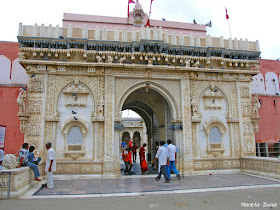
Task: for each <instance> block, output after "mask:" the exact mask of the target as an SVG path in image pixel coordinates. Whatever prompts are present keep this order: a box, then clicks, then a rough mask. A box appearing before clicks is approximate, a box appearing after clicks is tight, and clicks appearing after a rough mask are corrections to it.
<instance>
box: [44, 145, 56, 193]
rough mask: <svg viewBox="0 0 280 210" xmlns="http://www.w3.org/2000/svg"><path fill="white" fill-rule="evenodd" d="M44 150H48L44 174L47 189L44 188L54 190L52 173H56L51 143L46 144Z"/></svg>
mask: <svg viewBox="0 0 280 210" xmlns="http://www.w3.org/2000/svg"><path fill="white" fill-rule="evenodd" d="M46 148H47V150H48V153H47V159H46V167H45V172H46V173H47V179H48V182H47V187H46V188H49V189H51V188H54V184H53V172H54V171H56V161H55V151H54V149H53V148H52V143H50V142H48V143H46Z"/></svg>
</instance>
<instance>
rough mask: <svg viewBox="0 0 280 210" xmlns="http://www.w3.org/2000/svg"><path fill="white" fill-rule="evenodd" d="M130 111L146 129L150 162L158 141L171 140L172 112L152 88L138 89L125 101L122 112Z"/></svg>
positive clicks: (163, 99)
mask: <svg viewBox="0 0 280 210" xmlns="http://www.w3.org/2000/svg"><path fill="white" fill-rule="evenodd" d="M126 109H130V110H132V111H134V112H136V113H137V114H139V116H140V117H141V118H142V119H143V121H144V122H145V125H146V128H147V133H146V134H147V146H148V151H147V158H148V161H151V159H152V158H153V156H154V155H155V153H156V149H157V146H158V143H159V141H160V140H166V139H167V138H173V131H172V130H170V129H169V128H170V125H171V123H172V122H171V120H172V112H171V110H170V106H169V105H168V103H167V101H166V99H165V98H164V97H163V96H162V95H161V94H159V93H158V92H157V91H155V90H153V89H152V88H148V89H147V88H139V89H137V90H135V91H134V92H132V93H131V94H130V95H129V96H128V97H127V99H126V100H125V102H124V104H123V107H122V110H126Z"/></svg>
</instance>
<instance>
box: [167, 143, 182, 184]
mask: <svg viewBox="0 0 280 210" xmlns="http://www.w3.org/2000/svg"><path fill="white" fill-rule="evenodd" d="M167 144H168V146H167V151H168V157H169V165H167V166H166V172H167V176H168V177H169V179H170V176H171V169H172V171H174V173H175V174H176V176H177V177H178V179H179V180H180V179H181V175H180V174H179V172H178V170H177V169H176V166H175V161H176V157H175V154H176V152H177V148H176V146H174V145H173V144H172V140H170V139H168V140H167Z"/></svg>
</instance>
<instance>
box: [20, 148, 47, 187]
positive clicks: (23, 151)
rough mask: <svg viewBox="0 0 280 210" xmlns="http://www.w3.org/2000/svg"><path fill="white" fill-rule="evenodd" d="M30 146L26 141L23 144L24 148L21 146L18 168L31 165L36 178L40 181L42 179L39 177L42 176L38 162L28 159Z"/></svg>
mask: <svg viewBox="0 0 280 210" xmlns="http://www.w3.org/2000/svg"><path fill="white" fill-rule="evenodd" d="M28 148H29V145H28V143H24V144H23V145H22V148H21V150H20V152H19V155H18V159H19V165H18V166H17V168H20V167H21V166H29V167H30V168H31V169H32V171H33V172H34V176H35V180H36V181H38V182H40V181H41V179H39V178H38V177H39V176H40V172H39V170H38V166H37V165H36V164H34V163H31V162H29V161H28V157H27V155H28Z"/></svg>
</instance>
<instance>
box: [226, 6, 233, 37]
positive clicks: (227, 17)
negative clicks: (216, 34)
mask: <svg viewBox="0 0 280 210" xmlns="http://www.w3.org/2000/svg"><path fill="white" fill-rule="evenodd" d="M225 9H226V19H227V21H228V28H229V33H230V38H231V39H232V35H231V30H230V24H229V20H228V19H229V16H228V12H227V8H226V7H225Z"/></svg>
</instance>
